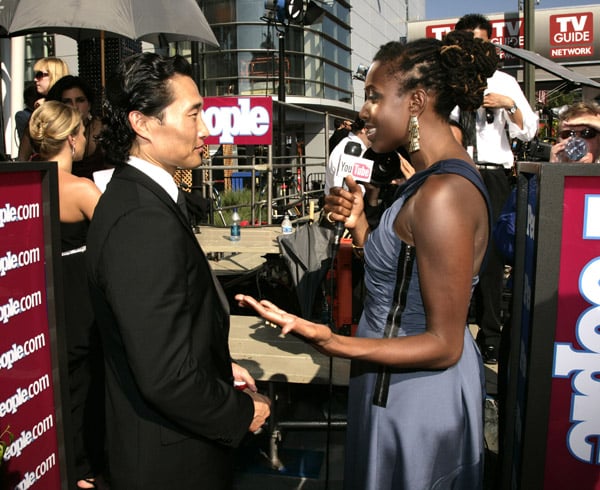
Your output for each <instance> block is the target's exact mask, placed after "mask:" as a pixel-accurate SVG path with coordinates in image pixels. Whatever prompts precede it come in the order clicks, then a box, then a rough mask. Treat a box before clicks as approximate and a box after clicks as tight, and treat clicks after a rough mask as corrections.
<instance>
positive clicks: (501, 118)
mask: <svg viewBox="0 0 600 490" xmlns="http://www.w3.org/2000/svg"><path fill="white" fill-rule="evenodd" d="M487 83H488V86H487V90H486V93H487V92H489V93H494V94H502V95H505V96H507V97H510V98H511V99H512V100H513V101H514V102H515V105H516V106H517V108H518V109H520V110H521V114H522V115H523V129H521V128H520V127H519V126H517V125H516V124H515V123H514V122H513V121H512V120H511V119H510V116H509V114H508V113H507V111H506V109H492V111H493V113H494V122H492V123H488V122H487V121H486V114H485V108H483V107H480V108H479V109H477V118H476V128H477V161H478V162H481V163H494V164H501V165H503V166H504V168H511V167H512V166H513V163H514V155H513V152H512V149H511V143H510V141H509V139H508V137H507V134H506V133H507V131H506V130H505V127H506V126H507V125H508V134H509V136H510V138H511V139H512V138H518V139H520V140H521V141H531V140H532V139H533V138H534V137H535V135H536V133H537V129H538V116H537V114H536V113H535V112H533V110H532V109H531V107H530V105H529V102H527V99H526V98H525V95H524V94H523V92H522V91H521V87H519V83H518V82H517V81H516V80H515V78H514V77H512V76H511V75H509V74H507V73H504V72H501V71H499V70H496V71H495V72H494V74H493V75H492V76H491V77H490V78H488V80H487ZM459 116H460V109H459V108H458V107H455V108H454V110H453V111H452V113H451V114H450V118H451V119H454V120H455V121H458V120H459Z"/></svg>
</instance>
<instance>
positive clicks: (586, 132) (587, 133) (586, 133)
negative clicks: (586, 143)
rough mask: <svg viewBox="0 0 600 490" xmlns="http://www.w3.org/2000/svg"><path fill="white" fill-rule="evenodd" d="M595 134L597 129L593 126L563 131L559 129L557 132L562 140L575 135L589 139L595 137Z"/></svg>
mask: <svg viewBox="0 0 600 490" xmlns="http://www.w3.org/2000/svg"><path fill="white" fill-rule="evenodd" d="M597 134H598V131H596V130H595V129H594V128H585V129H582V130H581V131H575V130H573V129H565V130H564V131H561V132H560V133H558V135H559V136H560V138H561V139H563V140H566V139H567V138H574V137H575V136H579V137H581V138H583V139H584V140H590V139H592V138H595V137H596V135H597Z"/></svg>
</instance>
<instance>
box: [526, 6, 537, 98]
mask: <svg viewBox="0 0 600 490" xmlns="http://www.w3.org/2000/svg"><path fill="white" fill-rule="evenodd" d="M523 18H524V22H525V26H524V27H525V29H524V34H525V49H527V50H529V51H532V52H535V9H534V1H533V0H525V1H524V8H523ZM523 88H524V92H525V97H526V98H527V100H528V101H529V105H530V106H531V107H532V108H534V109H535V66H534V65H533V64H532V63H527V62H524V63H523Z"/></svg>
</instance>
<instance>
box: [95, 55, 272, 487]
mask: <svg viewBox="0 0 600 490" xmlns="http://www.w3.org/2000/svg"><path fill="white" fill-rule="evenodd" d="M106 96H107V117H108V121H107V122H108V124H107V127H106V130H105V131H104V132H103V134H102V135H101V143H102V146H103V148H104V149H105V151H106V156H107V158H108V159H109V160H110V161H111V163H113V164H115V165H116V169H115V172H114V175H113V177H112V180H111V182H110V183H109V184H108V187H107V189H106V192H105V193H104V195H103V196H102V197H101V199H100V201H99V203H98V206H97V207H96V210H95V213H94V219H93V221H92V223H91V225H90V229H89V234H88V242H87V247H88V250H87V254H88V257H87V261H88V263H87V265H88V271H89V277H90V291H91V296H92V302H93V306H94V310H95V314H96V317H97V321H98V325H99V328H100V331H101V335H102V342H103V346H104V352H105V366H106V394H107V397H106V400H107V402H106V405H107V406H106V409H107V411H106V415H107V434H108V436H107V437H108V440H107V445H108V458H109V472H110V477H111V480H112V482H111V483H112V486H111V488H112V489H113V490H121V489H127V490H132V489H142V488H144V489H146V488H156V489H163V488H177V489H190V490H191V489H194V490H199V489H210V490H214V489H229V488H231V485H232V474H233V468H232V459H233V457H232V456H233V454H232V453H233V448H234V447H235V446H236V445H238V444H239V443H240V441H241V440H242V438H243V437H244V435H245V434H246V433H247V432H248V431H255V430H257V429H258V428H259V427H261V426H262V425H263V424H264V423H265V420H266V418H267V417H268V416H269V411H270V408H269V406H270V401H269V400H268V398H266V397H264V396H262V395H260V394H258V393H257V392H256V385H255V383H254V380H253V379H252V377H251V376H250V374H249V373H248V371H246V370H245V369H243V368H242V367H241V366H239V365H236V364H234V363H232V360H231V357H230V354H229V348H228V334H229V306H228V304H227V300H226V298H225V295H224V294H223V291H222V289H221V287H220V286H219V284H218V282H217V281H216V279H215V278H214V276H213V275H212V272H211V269H210V266H209V264H208V262H207V260H206V257H205V256H204V254H203V252H202V250H201V248H200V246H199V245H198V242H197V240H196V238H195V236H194V234H193V233H192V230H191V227H190V225H189V220H187V218H186V215H185V212H186V210H185V203H181V206H178V204H177V201H178V189H177V187H176V185H175V183H174V181H173V178H172V177H173V174H174V172H175V170H176V169H177V168H184V169H191V168H195V167H197V166H198V165H200V158H201V150H202V147H203V145H204V138H205V137H206V136H208V130H207V128H206V126H205V124H204V121H203V120H202V115H201V109H202V102H203V100H202V97H201V96H200V94H199V93H198V88H197V87H196V84H195V83H194V81H193V79H192V78H191V69H190V65H189V63H187V61H185V59H184V58H182V57H179V56H176V57H172V58H163V57H161V56H159V55H157V54H153V53H143V54H139V55H134V56H132V57H131V58H128V59H127V60H125V61H124V62H123V63H122V64H121V65H120V67H119V69H118V71H117V73H116V74H115V76H114V77H113V78H112V79H111V80H110V82H109V83H108V85H107V90H106ZM179 192H180V191H179ZM234 379H235V380H237V381H244V382H245V383H247V385H248V386H249V388H248V389H246V390H245V391H244V392H242V391H238V390H236V389H234V387H233V382H234Z"/></svg>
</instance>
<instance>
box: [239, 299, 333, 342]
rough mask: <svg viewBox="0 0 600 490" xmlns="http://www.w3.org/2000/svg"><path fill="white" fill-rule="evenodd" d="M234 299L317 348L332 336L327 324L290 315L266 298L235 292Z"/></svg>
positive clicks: (283, 330) (286, 332)
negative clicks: (261, 298)
mask: <svg viewBox="0 0 600 490" xmlns="http://www.w3.org/2000/svg"><path fill="white" fill-rule="evenodd" d="M235 299H236V300H237V302H238V304H239V305H240V306H242V307H245V308H253V309H254V311H256V313H258V315H259V316H261V317H262V318H264V319H265V320H266V321H268V322H269V323H271V324H273V325H276V326H279V327H281V332H282V333H283V334H288V333H290V332H293V333H295V334H298V335H301V336H302V337H304V338H305V339H306V340H307V341H309V342H311V343H313V344H316V345H315V347H317V348H322V347H324V346H325V345H326V344H327V343H328V342H329V341H330V340H331V338H332V336H333V334H332V332H331V329H330V328H329V327H328V326H327V325H321V324H318V323H313V322H309V321H308V320H304V319H303V318H300V317H299V316H296V315H292V314H291V313H288V312H287V311H285V310H282V309H281V308H279V307H278V306H277V305H274V304H273V303H271V302H270V301H267V300H266V299H263V300H261V301H258V300H256V299H255V298H253V297H252V296H247V295H245V294H236V295H235ZM319 350H320V349H319Z"/></svg>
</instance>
